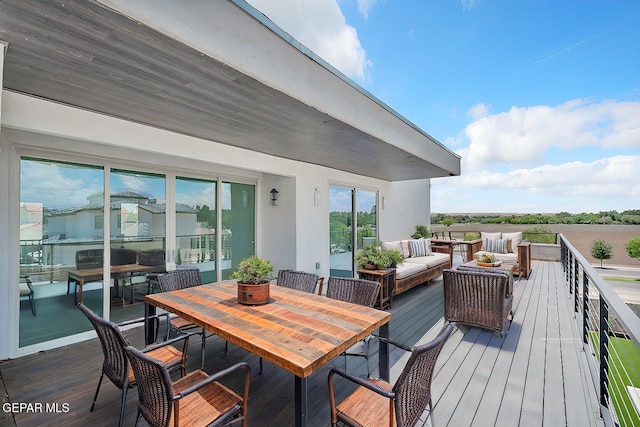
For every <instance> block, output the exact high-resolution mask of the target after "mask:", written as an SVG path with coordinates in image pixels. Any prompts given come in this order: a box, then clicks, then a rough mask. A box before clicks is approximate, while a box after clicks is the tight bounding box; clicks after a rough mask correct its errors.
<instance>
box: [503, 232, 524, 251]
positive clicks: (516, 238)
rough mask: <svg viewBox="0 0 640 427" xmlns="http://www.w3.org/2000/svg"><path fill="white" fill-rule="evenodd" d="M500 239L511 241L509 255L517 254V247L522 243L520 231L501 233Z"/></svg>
mask: <svg viewBox="0 0 640 427" xmlns="http://www.w3.org/2000/svg"><path fill="white" fill-rule="evenodd" d="M502 238H503V239H506V240H511V253H516V252H518V245H519V244H520V242H522V231H518V232H516V233H502Z"/></svg>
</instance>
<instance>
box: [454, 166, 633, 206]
mask: <svg viewBox="0 0 640 427" xmlns="http://www.w3.org/2000/svg"><path fill="white" fill-rule="evenodd" d="M639 164H640V156H614V157H608V158H604V159H600V160H596V161H593V162H581V161H576V162H569V163H564V164H561V165H543V166H539V167H536V168H532V169H517V170H513V171H509V172H504V173H501V172H491V171H487V170H484V171H480V172H475V173H470V174H466V175H462V176H460V177H459V178H457V179H456V180H455V183H454V182H451V183H452V184H454V185H455V186H456V187H464V188H476V189H478V188H484V189H495V188H499V189H501V190H504V191H518V192H525V193H530V194H551V195H554V196H559V195H566V196H575V195H586V196H593V197H640V168H638V165H639Z"/></svg>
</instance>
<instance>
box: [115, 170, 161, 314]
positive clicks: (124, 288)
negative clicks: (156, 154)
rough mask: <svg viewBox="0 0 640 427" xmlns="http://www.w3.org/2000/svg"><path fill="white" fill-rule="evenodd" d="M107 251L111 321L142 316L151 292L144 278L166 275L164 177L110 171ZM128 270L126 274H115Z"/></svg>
mask: <svg viewBox="0 0 640 427" xmlns="http://www.w3.org/2000/svg"><path fill="white" fill-rule="evenodd" d="M109 181H110V187H111V192H110V194H111V206H110V208H111V209H110V211H111V213H110V233H109V244H110V245H109V246H110V258H111V268H112V274H111V279H110V282H109V286H110V293H109V295H110V298H111V320H113V321H116V322H120V321H124V320H130V319H134V318H138V317H141V316H144V310H143V309H142V305H141V304H135V303H136V302H142V301H144V295H145V294H147V293H150V292H153V291H154V289H152V288H151V285H152V284H153V283H152V282H150V281H149V280H148V277H147V273H162V272H164V271H165V264H166V263H165V230H166V216H167V215H166V210H167V204H166V196H165V194H166V179H165V176H164V175H160V174H154V173H146V172H138V171H133V170H122V169H112V170H111V173H110V174H109ZM121 266H130V268H129V270H130V271H128V272H126V273H115V271H116V270H117V269H118V268H124V267H121Z"/></svg>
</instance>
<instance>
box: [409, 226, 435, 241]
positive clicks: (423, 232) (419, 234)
mask: <svg viewBox="0 0 640 427" xmlns="http://www.w3.org/2000/svg"><path fill="white" fill-rule="evenodd" d="M429 237H431V233H429V227H427V226H426V225H416V232H415V233H413V234H412V235H411V238H412V239H420V238H425V239H428V238H429Z"/></svg>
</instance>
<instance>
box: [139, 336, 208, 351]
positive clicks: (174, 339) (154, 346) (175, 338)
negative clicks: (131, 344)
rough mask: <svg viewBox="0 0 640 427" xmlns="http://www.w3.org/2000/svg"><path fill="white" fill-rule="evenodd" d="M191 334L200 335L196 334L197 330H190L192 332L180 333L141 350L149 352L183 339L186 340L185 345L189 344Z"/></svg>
mask: <svg viewBox="0 0 640 427" xmlns="http://www.w3.org/2000/svg"><path fill="white" fill-rule="evenodd" d="M191 335H198V334H196V333H195V332H190V333H188V334H182V335H178V336H177V337H174V338H171V339H169V340H166V341H162V342H160V343H158V344H153V345H150V346H148V347H145V348H144V349H142V350H140V351H141V352H142V353H147V352H149V351H153V350H157V349H159V348H161V347H165V346H168V345H171V344H174V343H176V342H179V341H182V340H184V341H185V345H187V344H188V342H189V337H190V336H191Z"/></svg>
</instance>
